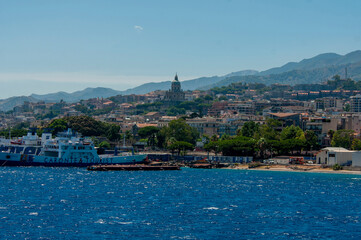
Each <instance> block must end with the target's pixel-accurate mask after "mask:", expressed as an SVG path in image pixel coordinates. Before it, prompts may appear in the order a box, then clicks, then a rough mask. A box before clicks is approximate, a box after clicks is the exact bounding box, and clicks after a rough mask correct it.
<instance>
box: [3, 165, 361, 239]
mask: <svg viewBox="0 0 361 240" xmlns="http://www.w3.org/2000/svg"><path fill="white" fill-rule="evenodd" d="M0 179H1V181H2V184H1V186H0V196H1V202H0V216H1V218H0V219H1V223H2V224H1V225H0V230H1V236H2V239H19V238H30V239H41V238H42V239H44V238H45V239H59V238H62V239H99V238H106V239H125V238H131V239H154V238H160V239H254V238H257V239H289V238H295V239H312V238H318V239H345V238H349V239H359V237H360V236H361V231H360V230H359V224H360V223H359V221H360V216H361V204H360V201H359V199H360V197H361V192H360V191H359V189H360V187H361V181H360V179H361V178H360V177H358V176H354V175H336V174H317V173H287V172H265V171H246V170H240V171H232V170H201V169H183V170H182V171H177V172H173V171H169V172H168V171H163V172H88V171H86V170H85V169H81V168H41V167H39V168H36V167H28V168H11V167H4V168H0Z"/></svg>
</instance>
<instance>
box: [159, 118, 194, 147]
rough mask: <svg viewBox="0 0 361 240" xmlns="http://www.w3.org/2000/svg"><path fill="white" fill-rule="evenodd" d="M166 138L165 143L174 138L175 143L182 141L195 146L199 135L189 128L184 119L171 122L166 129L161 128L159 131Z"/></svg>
mask: <svg viewBox="0 0 361 240" xmlns="http://www.w3.org/2000/svg"><path fill="white" fill-rule="evenodd" d="M160 132H161V133H162V134H164V136H166V141H168V139H170V138H174V139H175V140H176V141H183V142H189V143H192V144H195V142H196V139H197V138H198V136H199V133H198V132H197V130H196V129H195V128H192V127H191V126H189V125H188V124H187V123H186V121H185V120H184V119H177V120H172V121H170V122H169V124H168V127H163V128H162V129H161V131H160Z"/></svg>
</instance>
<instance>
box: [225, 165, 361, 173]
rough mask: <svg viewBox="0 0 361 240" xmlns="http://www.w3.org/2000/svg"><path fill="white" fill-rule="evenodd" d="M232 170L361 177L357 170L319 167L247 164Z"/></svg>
mask: <svg viewBox="0 0 361 240" xmlns="http://www.w3.org/2000/svg"><path fill="white" fill-rule="evenodd" d="M232 169H243V170H245V169H247V170H257V171H259V170H261V171H280V172H315V173H340V174H357V175H361V171H357V170H333V169H332V168H329V167H327V168H325V167H322V166H320V165H268V166H259V167H255V168H249V167H248V165H247V164H242V165H238V166H235V167H232Z"/></svg>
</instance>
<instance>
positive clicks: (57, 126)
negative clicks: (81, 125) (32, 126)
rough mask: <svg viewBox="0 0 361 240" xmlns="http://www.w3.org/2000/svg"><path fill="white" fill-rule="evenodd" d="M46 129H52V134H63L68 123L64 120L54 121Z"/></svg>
mask: <svg viewBox="0 0 361 240" xmlns="http://www.w3.org/2000/svg"><path fill="white" fill-rule="evenodd" d="M48 128H51V129H53V131H52V134H57V133H58V132H63V131H65V130H66V129H67V128H68V123H67V122H66V121H65V120H64V119H54V120H53V121H51V122H50V124H49V125H48Z"/></svg>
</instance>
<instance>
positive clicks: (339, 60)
mask: <svg viewBox="0 0 361 240" xmlns="http://www.w3.org/2000/svg"><path fill="white" fill-rule="evenodd" d="M345 67H347V69H348V76H349V77H351V78H353V79H354V80H361V50H357V51H353V52H350V53H348V54H346V55H339V54H336V53H324V54H319V55H317V56H315V57H313V58H309V59H303V60H302V61H300V62H289V63H287V64H285V65H283V66H281V67H275V68H271V69H268V70H266V71H262V72H258V71H255V70H243V71H238V72H233V73H229V74H226V75H224V76H213V77H201V78H196V79H192V80H186V81H182V82H181V83H182V89H184V90H196V89H200V90H208V89H210V88H213V87H221V86H225V85H229V84H231V83H234V82H262V83H265V84H272V83H284V84H291V85H294V84H300V83H319V82H321V81H324V80H327V79H328V78H330V77H332V76H333V75H335V74H339V75H341V76H343V75H344V71H345ZM170 80H171V79H170ZM170 85H171V81H164V82H156V83H155V82H152V83H146V84H142V85H140V86H138V87H135V88H131V89H128V90H125V91H117V90H114V89H111V88H103V87H98V88H86V89H84V90H81V91H76V92H73V93H66V92H57V93H50V94H44V95H39V94H32V95H30V96H20V97H11V98H7V99H3V100H0V110H1V111H8V110H11V109H13V108H14V107H15V106H18V105H21V104H23V103H24V101H29V102H38V101H46V102H59V101H60V100H64V101H65V102H78V101H80V100H82V99H83V100H86V99H89V98H96V97H104V98H107V97H111V96H116V95H119V94H122V95H127V94H145V93H148V92H151V91H155V90H168V89H169V88H170Z"/></svg>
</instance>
